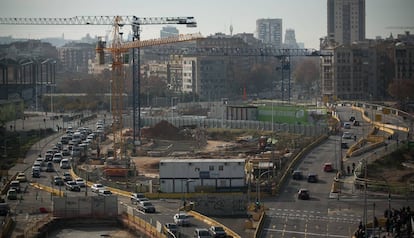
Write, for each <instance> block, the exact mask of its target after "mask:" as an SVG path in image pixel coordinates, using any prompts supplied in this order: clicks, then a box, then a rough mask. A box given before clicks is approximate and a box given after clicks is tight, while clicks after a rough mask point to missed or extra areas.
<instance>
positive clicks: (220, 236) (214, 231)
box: [208, 226, 227, 238]
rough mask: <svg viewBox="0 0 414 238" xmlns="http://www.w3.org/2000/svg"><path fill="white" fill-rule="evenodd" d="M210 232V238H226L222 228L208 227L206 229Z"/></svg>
mask: <svg viewBox="0 0 414 238" xmlns="http://www.w3.org/2000/svg"><path fill="white" fill-rule="evenodd" d="M208 231H209V232H210V235H211V237H213V238H225V237H227V233H226V231H225V230H224V228H223V227H222V226H210V228H209V229H208Z"/></svg>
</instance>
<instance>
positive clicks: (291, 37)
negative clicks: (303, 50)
mask: <svg viewBox="0 0 414 238" xmlns="http://www.w3.org/2000/svg"><path fill="white" fill-rule="evenodd" d="M284 46H285V47H286V48H293V49H296V48H298V43H297V42H296V37H295V30H293V29H286V32H285V43H284Z"/></svg>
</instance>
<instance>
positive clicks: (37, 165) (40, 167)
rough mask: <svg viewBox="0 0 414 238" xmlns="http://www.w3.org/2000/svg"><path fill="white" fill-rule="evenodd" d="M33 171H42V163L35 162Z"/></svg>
mask: <svg viewBox="0 0 414 238" xmlns="http://www.w3.org/2000/svg"><path fill="white" fill-rule="evenodd" d="M33 169H38V170H40V171H42V165H41V163H40V162H38V161H35V162H34V163H33V166H32V170H33Z"/></svg>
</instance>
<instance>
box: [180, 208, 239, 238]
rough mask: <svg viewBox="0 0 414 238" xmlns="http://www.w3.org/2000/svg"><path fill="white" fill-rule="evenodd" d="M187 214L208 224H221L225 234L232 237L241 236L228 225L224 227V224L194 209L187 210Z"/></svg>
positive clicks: (237, 237)
mask: <svg viewBox="0 0 414 238" xmlns="http://www.w3.org/2000/svg"><path fill="white" fill-rule="evenodd" d="M188 214H190V215H192V216H193V217H194V218H195V219H197V220H199V221H202V222H204V223H206V224H207V225H209V226H221V227H223V228H224V230H225V231H226V233H227V235H230V236H231V237H233V238H241V236H240V235H239V234H237V233H236V232H234V231H233V230H231V229H229V228H228V227H226V226H225V225H223V224H221V223H219V222H217V221H215V220H213V219H211V218H209V217H206V216H204V215H203V214H200V213H198V212H196V211H188Z"/></svg>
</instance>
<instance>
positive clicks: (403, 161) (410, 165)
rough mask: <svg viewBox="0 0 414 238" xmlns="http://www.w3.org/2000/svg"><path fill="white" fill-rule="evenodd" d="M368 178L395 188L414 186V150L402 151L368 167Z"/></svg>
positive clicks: (378, 160)
mask: <svg viewBox="0 0 414 238" xmlns="http://www.w3.org/2000/svg"><path fill="white" fill-rule="evenodd" d="M368 177H369V178H370V179H375V180H378V181H383V180H386V181H387V182H388V183H389V184H391V185H393V186H407V184H408V183H411V184H414V149H407V148H404V149H400V150H397V151H395V152H393V153H391V154H390V155H388V156H385V157H383V158H379V159H377V160H375V161H374V162H373V163H371V164H369V165H368Z"/></svg>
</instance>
